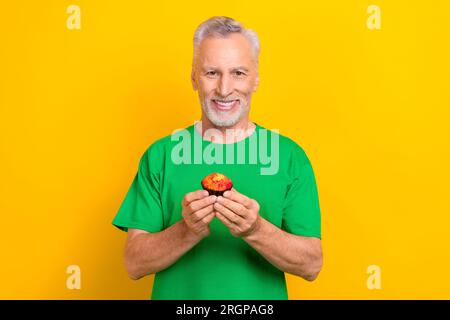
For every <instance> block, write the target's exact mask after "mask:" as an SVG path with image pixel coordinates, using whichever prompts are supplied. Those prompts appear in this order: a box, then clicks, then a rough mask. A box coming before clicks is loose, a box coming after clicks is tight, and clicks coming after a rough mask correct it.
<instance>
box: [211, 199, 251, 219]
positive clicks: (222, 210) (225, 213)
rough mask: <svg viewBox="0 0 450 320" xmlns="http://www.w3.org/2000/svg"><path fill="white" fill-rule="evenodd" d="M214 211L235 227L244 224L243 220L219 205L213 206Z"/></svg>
mask: <svg viewBox="0 0 450 320" xmlns="http://www.w3.org/2000/svg"><path fill="white" fill-rule="evenodd" d="M214 209H215V210H216V211H218V212H219V213H220V214H221V215H223V216H224V217H225V218H227V219H228V220H229V221H231V222H232V223H234V224H236V225H239V224H242V223H243V222H244V219H242V218H241V217H240V216H239V215H237V214H235V213H234V212H233V211H231V210H230V209H228V208H227V207H225V206H223V205H221V204H220V203H217V202H216V203H215V204H214Z"/></svg>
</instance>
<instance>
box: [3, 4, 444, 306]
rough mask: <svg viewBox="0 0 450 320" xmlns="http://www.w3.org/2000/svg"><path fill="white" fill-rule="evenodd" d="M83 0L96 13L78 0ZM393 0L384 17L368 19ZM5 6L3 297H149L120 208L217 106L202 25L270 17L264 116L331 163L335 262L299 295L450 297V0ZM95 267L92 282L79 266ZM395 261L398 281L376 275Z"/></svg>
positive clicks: (330, 244) (299, 283) (326, 209)
mask: <svg viewBox="0 0 450 320" xmlns="http://www.w3.org/2000/svg"><path fill="white" fill-rule="evenodd" d="M71 4H76V5H79V6H80V8H81V30H69V29H68V28H67V27H66V20H67V18H68V17H69V14H67V13H66V9H67V7H68V6H69V5H71ZM371 4H376V5H378V6H379V7H380V8H381V30H369V29H368V28H367V26H366V20H367V18H368V16H369V15H368V14H367V12H366V10H367V7H368V6H369V5H371ZM0 7H1V10H0V12H1V13H0V49H1V50H0V139H1V140H0V142H1V144H0V147H1V149H0V188H1V189H0V194H1V197H0V213H1V226H2V228H1V229H2V231H1V235H0V237H1V238H0V241H1V264H0V298H4V299H5V298H13V299H15V298H23V299H33V298H37V299H48V298H52V299H53V298H55V299H106V298H111V299H122V298H136V299H146V298H148V297H149V296H150V290H151V284H152V280H153V277H146V278H144V279H142V280H140V281H138V282H133V281H132V280H129V279H128V278H127V275H126V272H125V269H124V267H123V262H122V251H123V245H124V241H125V237H126V234H125V233H122V232H120V231H119V230H117V229H115V228H114V227H113V226H112V225H111V220H112V218H113V217H114V215H115V214H116V212H117V210H118V208H119V206H120V204H121V202H122V200H123V198H124V196H125V193H126V191H127V190H128V188H129V186H130V184H131V181H132V179H133V177H134V175H135V173H136V170H137V165H138V161H139V158H140V156H141V155H142V153H143V152H144V151H145V149H146V148H147V147H148V146H149V145H150V144H151V143H152V142H153V141H155V140H156V139H158V138H160V137H162V136H165V135H167V134H170V133H171V132H172V130H173V129H175V128H182V127H186V126H188V125H191V124H192V123H193V122H194V121H195V120H197V119H198V118H199V116H200V107H199V103H198V98H197V95H196V93H195V92H194V91H193V90H192V88H191V84H190V81H189V76H190V64H191V57H192V56H191V54H192V43H191V40H192V36H193V32H194V30H195V28H196V27H197V25H198V24H199V23H200V22H202V21H203V20H205V19H207V18H209V17H210V16H213V15H227V16H230V17H233V18H235V19H237V20H240V21H242V22H244V24H246V25H247V26H248V27H250V28H252V29H255V30H256V31H257V32H258V34H259V36H260V39H261V43H262V52H261V57H260V77H261V84H260V87H259V90H258V92H257V93H256V94H255V96H254V100H253V103H252V110H251V116H252V119H253V120H254V121H257V122H258V123H260V124H261V125H263V126H265V127H267V128H272V129H279V130H280V133H281V134H284V135H287V136H289V137H291V138H292V139H294V140H295V141H297V142H298V143H299V144H300V145H302V146H303V148H304V149H305V151H306V152H307V154H308V155H309V157H310V159H311V161H312V163H313V167H314V170H315V173H316V178H317V184H318V187H319V197H320V202H321V208H322V214H323V216H322V217H323V248H324V268H323V271H322V273H321V274H320V276H319V278H318V279H317V280H316V281H315V282H313V283H308V282H306V281H303V280H302V279H300V278H297V277H293V276H288V277H287V278H288V288H289V296H290V298H291V299H316V298H323V299H331V298H337V299H347V298H354V299H366V298H367V299H394V298H414V299H416V298H417V299H418V298H425V299H429V298H438V299H442V298H446V299H449V298H450V272H449V270H450V263H449V262H450V253H449V251H450V250H449V243H450V241H449V238H448V237H449V233H448V228H449V222H450V218H449V214H450V205H449V203H448V199H449V196H450V195H449V189H450V188H449V187H450V185H449V179H450V172H449V163H450V148H449V138H450V129H449V120H450V111H449V108H450V93H449V91H450V67H449V57H450V52H449V51H450V50H449V36H450V33H449V30H450V25H449V24H450V22H449V19H448V17H449V13H450V4H449V2H448V1H444V0H442V1H428V2H427V1H425V2H424V1H376V2H372V1H273V2H264V1H256V0H254V1H245V2H244V1H241V0H230V1H226V2H220V1H219V2H217V1H216V2H214V1H170V2H169V1H167V2H166V1H164V2H161V1H126V2H123V3H121V2H117V3H115V2H112V1H73V2H72V1H71V2H69V1H49V0H43V1H29V2H26V1H8V2H3V3H2V4H1V6H0ZM72 264H75V265H79V266H80V268H81V290H69V289H67V288H66V279H67V277H68V275H67V274H66V268H67V266H69V265H72ZM372 264H374V265H378V266H379V267H380V268H381V285H382V288H381V290H369V289H368V288H367V286H366V281H367V277H368V274H367V267H368V266H369V265H372Z"/></svg>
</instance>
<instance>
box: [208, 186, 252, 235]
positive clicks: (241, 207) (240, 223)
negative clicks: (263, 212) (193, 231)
mask: <svg viewBox="0 0 450 320" xmlns="http://www.w3.org/2000/svg"><path fill="white" fill-rule="evenodd" d="M214 210H216V217H217V218H219V220H220V221H222V223H223V224H224V225H226V226H227V227H228V229H230V232H231V234H232V235H233V236H235V237H246V236H248V235H250V234H252V233H254V232H255V231H257V230H258V227H259V225H260V223H261V216H260V215H259V204H258V202H257V201H256V200H254V199H250V198H249V197H247V196H245V195H243V194H241V193H239V192H237V191H236V189H234V188H233V189H231V190H230V191H226V192H225V193H224V194H223V197H220V196H219V197H218V198H217V200H216V202H215V203H214Z"/></svg>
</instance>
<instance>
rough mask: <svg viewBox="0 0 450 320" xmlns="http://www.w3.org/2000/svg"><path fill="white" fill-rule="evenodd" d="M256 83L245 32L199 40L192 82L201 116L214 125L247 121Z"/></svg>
mask: <svg viewBox="0 0 450 320" xmlns="http://www.w3.org/2000/svg"><path fill="white" fill-rule="evenodd" d="M258 83H259V77H258V63H257V58H256V56H255V53H254V52H253V49H252V47H251V44H250V42H249V41H248V40H247V38H245V36H243V35H242V34H240V33H232V34H230V35H228V36H227V37H225V38H222V37H208V38H206V39H204V40H203V41H202V42H201V43H200V45H199V48H198V50H197V57H196V59H195V62H194V65H193V70H192V85H193V87H194V90H198V94H199V99H200V103H201V105H202V111H203V116H206V117H207V118H208V119H209V121H211V122H212V123H213V124H214V125H215V126H217V127H233V126H234V125H236V124H237V123H239V122H240V121H247V120H248V113H249V110H250V101H251V97H252V94H253V92H255V91H256V88H257V86H258Z"/></svg>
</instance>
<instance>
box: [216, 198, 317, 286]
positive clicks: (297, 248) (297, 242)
mask: <svg viewBox="0 0 450 320" xmlns="http://www.w3.org/2000/svg"><path fill="white" fill-rule="evenodd" d="M214 209H215V210H217V212H216V216H217V218H219V220H220V221H222V222H223V223H224V224H225V225H226V226H227V227H228V228H229V229H230V231H231V233H232V234H233V235H234V236H236V237H241V238H242V239H243V240H244V241H246V242H247V243H248V244H249V245H251V246H252V247H253V248H254V249H255V250H256V251H258V252H259V253H260V254H261V255H262V256H264V257H265V258H266V259H267V260H268V261H269V262H270V263H272V264H273V265H274V266H276V267H277V268H278V269H280V270H282V271H285V272H288V273H292V274H294V275H297V276H300V277H302V278H304V279H305V280H308V281H313V280H314V279H316V278H317V276H318V274H319V272H320V270H321V268H322V246H321V241H320V239H319V238H312V237H302V236H297V235H293V234H290V233H287V232H285V231H283V230H281V229H280V228H278V227H276V226H274V225H273V224H271V223H270V222H269V221H267V220H265V219H263V218H262V217H261V216H260V215H259V204H258V203H257V202H256V201H255V200H253V199H250V198H248V197H247V196H245V195H243V194H240V193H239V192H237V191H236V190H235V189H232V190H231V191H227V192H225V193H224V196H223V197H218V198H217V202H216V203H215V204H214Z"/></svg>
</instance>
